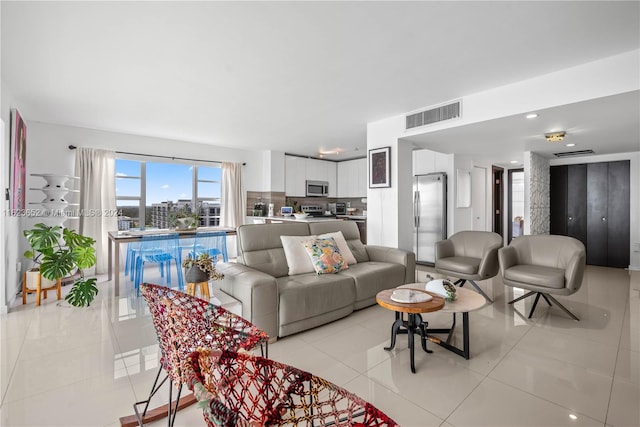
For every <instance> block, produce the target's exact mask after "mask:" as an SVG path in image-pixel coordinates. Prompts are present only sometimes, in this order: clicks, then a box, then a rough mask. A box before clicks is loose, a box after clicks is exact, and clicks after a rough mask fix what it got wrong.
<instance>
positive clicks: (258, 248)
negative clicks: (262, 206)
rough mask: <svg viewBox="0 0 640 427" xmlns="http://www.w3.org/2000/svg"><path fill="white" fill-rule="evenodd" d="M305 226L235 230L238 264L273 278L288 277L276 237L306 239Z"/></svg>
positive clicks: (297, 224) (291, 223)
mask: <svg viewBox="0 0 640 427" xmlns="http://www.w3.org/2000/svg"><path fill="white" fill-rule="evenodd" d="M309 234H310V233H309V225H308V224H307V223H302V222H301V223H296V222H290V223H283V224H268V225H267V224H246V225H241V226H240V227H238V236H237V238H238V262H239V263H241V264H244V265H246V266H248V267H251V268H255V269H256V270H259V271H262V272H263V273H266V274H269V275H271V276H273V277H282V276H286V275H287V274H288V273H289V266H288V264H287V259H286V257H285V255H284V249H282V241H281V240H280V236H308V235H309Z"/></svg>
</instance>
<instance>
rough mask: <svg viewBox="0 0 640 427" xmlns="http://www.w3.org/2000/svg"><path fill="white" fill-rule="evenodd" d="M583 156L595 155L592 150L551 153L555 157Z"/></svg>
mask: <svg viewBox="0 0 640 427" xmlns="http://www.w3.org/2000/svg"><path fill="white" fill-rule="evenodd" d="M585 154H595V152H594V151H593V150H580V151H567V152H566V153H553V155H554V156H556V157H573V156H584V155H585Z"/></svg>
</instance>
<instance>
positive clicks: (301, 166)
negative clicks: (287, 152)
mask: <svg viewBox="0 0 640 427" xmlns="http://www.w3.org/2000/svg"><path fill="white" fill-rule="evenodd" d="M284 176H285V186H284V188H285V194H286V195H287V196H292V197H305V196H306V186H305V181H307V180H311V181H326V182H328V183H329V196H328V197H336V195H337V193H338V190H337V170H336V162H330V161H327V160H318V159H307V158H305V157H297V156H285V171H284Z"/></svg>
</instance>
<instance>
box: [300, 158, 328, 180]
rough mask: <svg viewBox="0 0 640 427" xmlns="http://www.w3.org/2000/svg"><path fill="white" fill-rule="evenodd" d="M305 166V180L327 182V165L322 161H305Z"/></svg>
mask: <svg viewBox="0 0 640 427" xmlns="http://www.w3.org/2000/svg"><path fill="white" fill-rule="evenodd" d="M305 161H306V164H307V175H306V179H310V180H312V181H328V179H327V163H328V162H326V161H324V160H317V159H305Z"/></svg>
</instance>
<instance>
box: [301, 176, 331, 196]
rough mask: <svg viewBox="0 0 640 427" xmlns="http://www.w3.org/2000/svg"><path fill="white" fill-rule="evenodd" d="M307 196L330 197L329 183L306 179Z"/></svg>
mask: <svg viewBox="0 0 640 427" xmlns="http://www.w3.org/2000/svg"><path fill="white" fill-rule="evenodd" d="M305 183H306V188H307V191H306V195H307V197H328V196H329V183H328V182H326V181H309V180H307V181H305Z"/></svg>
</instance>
